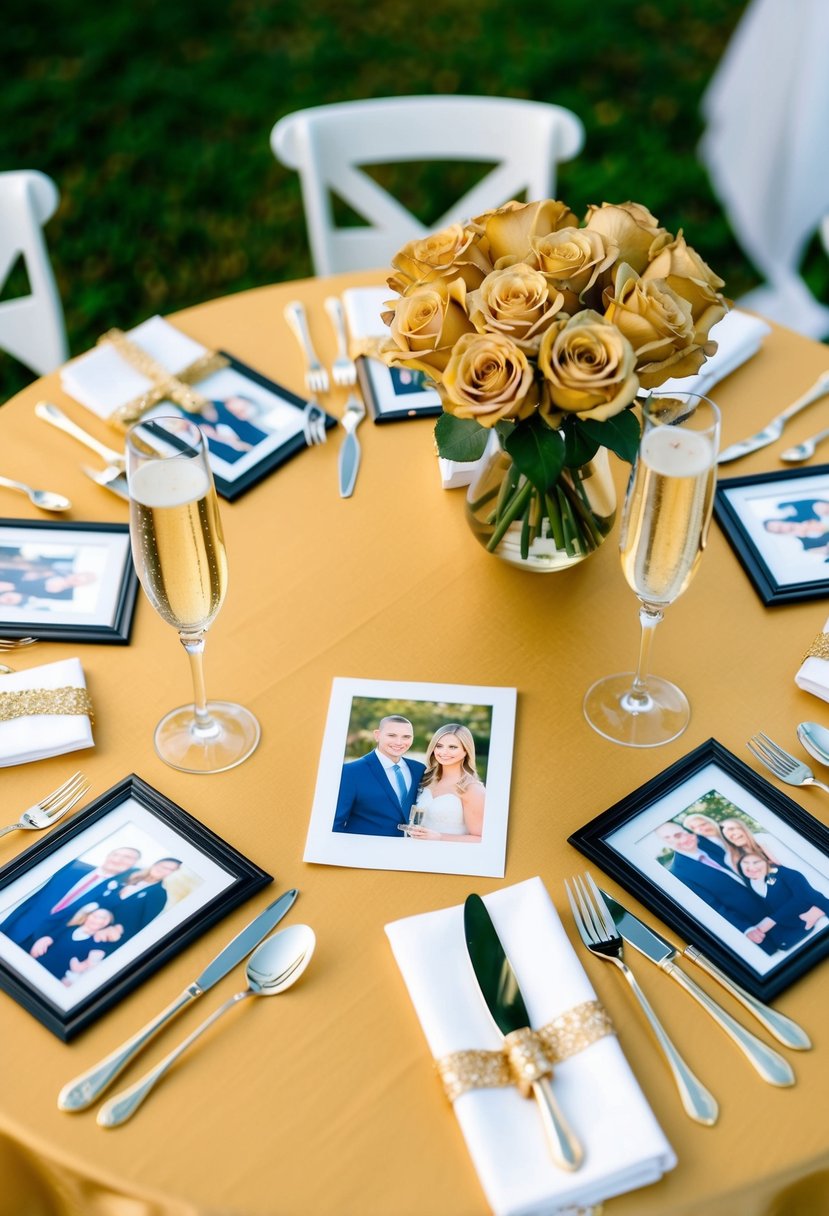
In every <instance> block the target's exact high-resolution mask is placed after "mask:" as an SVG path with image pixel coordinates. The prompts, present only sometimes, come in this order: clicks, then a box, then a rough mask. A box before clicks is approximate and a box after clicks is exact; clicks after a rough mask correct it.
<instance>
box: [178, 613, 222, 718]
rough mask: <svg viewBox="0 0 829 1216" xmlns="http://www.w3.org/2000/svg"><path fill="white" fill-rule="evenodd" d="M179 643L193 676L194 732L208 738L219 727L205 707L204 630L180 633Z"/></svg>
mask: <svg viewBox="0 0 829 1216" xmlns="http://www.w3.org/2000/svg"><path fill="white" fill-rule="evenodd" d="M179 638H180V639H181V644H182V646H183V647H184V649H185V650H186V652H187V657H188V659H189V660H190V674H191V676H192V678H193V713H194V715H195V719H196V721H195V725H194V727H193V730H194V733H195V734H197V735H200V736H201V737H202V738H205V739H209V738H210V737H211V735H216V734H218V733H219V727H218V726H217V725H216V723H215V722H214V720H213V718H212V717H211V716H210V711H209V710H208V708H207V690H206V687H205V683H204V632H203V631H202V632H200V633H180V634H179Z"/></svg>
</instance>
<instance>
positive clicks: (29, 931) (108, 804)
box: [0, 774, 271, 1041]
mask: <svg viewBox="0 0 829 1216" xmlns="http://www.w3.org/2000/svg"><path fill="white" fill-rule="evenodd" d="M270 881H271V877H270V875H269V874H267V873H266V872H265V871H264V870H262V869H260V868H259V866H257V865H255V864H254V863H253V862H251V861H249V860H248V859H247V858H245V857H243V856H242V854H241V853H238V852H237V851H236V850H235V849H234V848H233V847H232V846H231V845H229V844H228V843H227V842H226V841H224V840H222V839H221V838H220V837H219V836H216V835H215V834H214V833H213V832H211V831H210V830H209V829H208V828H206V827H205V826H204V825H203V824H201V823H199V822H198V820H196V819H194V818H193V817H192V816H191V815H189V814H188V813H187V812H186V811H184V810H183V809H182V808H181V807H179V806H176V805H175V803H173V802H170V800H169V799H167V798H165V797H164V796H163V795H162V794H160V793H159V792H158V790H156V789H153V787H152V786H150V785H147V784H146V783H145V782H144V781H142V780H141V779H140V778H139V777H137V776H135V775H134V774H133V775H131V776H129V777H126V778H124V780H123V781H121V782H119V784H118V785H116V786H113V787H112V789H110V790H108V791H107V792H106V793H105V794H103V795H102V796H101V797H100V798H98V799H96V801H94V802H93V803H91V804H90V805H89V806H88V807H86V808H84V809H83V810H82V811H80V812H79V813H78V814H77V815H75V816H74V817H73V818H72V819H71V820H69V821H68V822H67V823H65V824H64V825H63V826H62V827H58V828H56V829H55V830H54V831H53V832H52V833H51V834H50V835H49V836H48V837H47V838H46V839H45V840H43V841H39V842H38V843H37V844H35V845H34V846H33V847H32V848H30V849H27V850H26V851H25V852H24V853H22V854H20V855H19V856H18V857H16V858H15V859H14V860H13V861H12V862H10V863H9V864H8V865H7V866H5V867H4V868H3V869H2V870H0V989H2V990H3V991H5V992H7V993H9V995H10V996H12V997H13V998H14V999H15V1000H17V1001H18V1002H19V1003H20V1004H21V1005H23V1006H24V1007H25V1008H26V1009H27V1010H28V1011H29V1012H30V1013H32V1014H33V1015H34V1016H35V1017H36V1018H38V1019H39V1020H40V1021H41V1022H42V1023H43V1024H44V1025H45V1026H47V1027H48V1028H49V1030H51V1031H52V1032H53V1033H54V1034H56V1035H57V1036H58V1037H59V1038H61V1039H63V1040H64V1041H68V1040H69V1039H71V1038H73V1037H74V1036H75V1035H76V1034H78V1032H79V1031H81V1030H83V1029H84V1028H85V1027H86V1026H88V1025H89V1024H90V1023H91V1022H93V1021H94V1020H95V1019H97V1018H98V1017H100V1016H101V1014H103V1013H104V1012H105V1011H106V1010H107V1009H109V1008H110V1007H111V1006H112V1005H113V1004H114V1003H115V1002H116V1001H118V1000H120V999H121V998H122V997H123V996H125V995H126V994H127V993H128V992H130V991H132V989H133V988H135V987H136V986H137V985H138V984H141V983H143V982H144V980H146V979H147V978H148V977H149V976H150V975H152V974H153V973H154V972H155V971H157V970H158V968H159V967H161V966H162V965H163V964H164V963H165V962H166V961H167V960H168V959H169V958H172V957H173V955H175V954H177V953H178V952H179V951H180V950H182V949H183V948H184V947H185V946H187V945H188V944H189V943H190V942H192V941H193V940H195V939H196V938H197V937H199V936H200V935H201V934H202V933H204V931H205V930H206V929H208V928H209V927H210V926H211V925H213V924H214V923H215V922H216V921H218V920H220V919H221V918H222V917H224V916H225V915H227V913H228V912H230V911H231V910H232V909H233V908H235V907H236V906H237V905H238V904H240V903H241V902H243V901H244V900H246V899H248V898H249V896H251V895H253V894H254V893H255V892H256V891H258V890H259V889H260V888H261V887H263V886H265V885H266V884H267V883H269V882H270Z"/></svg>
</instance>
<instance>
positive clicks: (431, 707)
mask: <svg viewBox="0 0 829 1216" xmlns="http://www.w3.org/2000/svg"><path fill="white" fill-rule="evenodd" d="M515 703H516V692H515V689H513V688H486V687H478V686H472V685H462V684H427V683H405V682H386V681H382V680H360V679H345V678H338V679H335V680H334V683H333V687H332V691H331V700H330V703H329V708H328V718H327V721H326V725H325V733H324V737H323V742H322V751H321V755H320V764H319V770H318V773H317V784H316V790H315V793H314V803H313V807H312V810H311V820H310V824H309V828H308V836H307V840H306V845H305V854H304V860H305V861H311V862H322V863H323V864H326V865H339V866H356V867H361V868H364V869H378V870H413V871H418V872H430V873H439V874H477V875H483V876H487V877H492V878H503V876H504V864H505V857H506V840H507V820H508V815H509V790H510V777H511V770H512V746H513V736H514V730H515Z"/></svg>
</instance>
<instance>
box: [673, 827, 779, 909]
mask: <svg viewBox="0 0 829 1216" xmlns="http://www.w3.org/2000/svg"><path fill="white" fill-rule="evenodd" d="M656 834H657V836H658V837H659V839H660V840H661V841H662V842H663V843H664V844H666V845H667V846H668V848H669V849H673V851H674V855H673V858H672V859H671V863H670V865H669V866H668V869H669V870H670V872H671V873H672V874H674V875H676V877H677V878H678V879H679V881H680V882H683V883H685V885H686V887H690V888H691V890H692V891H694V892H695V893H696V894H697V895H698V896H699V897H700V899H704V900H705V902H706V903H707V904H710V906H711V907H712V908H713V909H714V911H715V912H719V914H720V916H723V917H725V919H726V920H727V921H729V922H730V923H731V924H732V925H734V926H735V927H736V928H737V929H739V930H741V932H743V933H744V932H745V931H746V929H748V928H750V927H751V926H752V925H756V924H757V922H758V920H760V919H761V918H762V916H763V914H764V910H763V901H762V900H761V899H760V897H759V895H757V894H756V893H755V892H754V891H752V890H751V888H750V887H749V886H748V884H747V883H746V881H745V880H744V878H743V877H742V875H739V874H736V873H735V872H734V870H732V869H731V868H730V866H727V865H726V864H725V863H724V861H723V860H721V858H722V853H720V851H719V850H718V849H717V848H716V846H715V845H711V844H709V843H708V841H707V840H706V839H705V837H704V836H697V835H696V834H695V833H694V832H689V831H688V829H687V828H685V827H683V826H682V824H680V823H674V821H673V820H670V821H669V822H668V823H663V824H660V826H659V827H658V828H657V829H656Z"/></svg>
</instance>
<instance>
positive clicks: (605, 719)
mask: <svg viewBox="0 0 829 1216" xmlns="http://www.w3.org/2000/svg"><path fill="white" fill-rule="evenodd" d="M642 416H643V430H642V438H641V442H640V444H639V453H638V456H637V459H636V463H635V465H634V468H633V471H632V473H631V479H630V484H629V486H628V492H627V497H626V500H625V507H624V512H623V515H622V526H621V535H620V540H619V548H620V551H621V557H622V570H623V572H624V575H625V578H626V579H627V581H628V584H629V586H630V587H631V588H632V590H633V591H635V592H636V595H637V596H638V597H639V602H640V608H639V622H640V625H641V640H640V644H639V660H638V663H637V667H636V671H635V672H630V671H629V672H623V673H621V674H619V675H613V676H605V677H604V678H603V679H601V680H598V681H597V682H596V683H595V684H593V686H592V687H591V688H589V689H588V691H587V694H586V696H585V698H584V715H585V717H586V718H587V721H588V722H589V723H590V725H591V726H592V727H593V729H594V730H595V731H598V733H599V734H600V735H604V737H605V738H606V739H611V740H612V741H613V742H614V743H623V744H625V745H627V746H628V747H657V746H659V744H661V743H669V742H670V741H671V740H672V739H676V738H677V737H678V736H679V735H681V734H682V732H683V731H684V730H685V727H686V726H687V725H688V722H689V720H690V717H691V710H690V707H689V705H688V699H687V697H686V696H685V694H684V693H683V692H682V690H681V689H680V688H677V687H676V685H675V684H672V683H670V681H668V680H664V679H662V678H661V677H659V676H653V675H650V674H649V661H650V651H651V643H652V641H653V635H654V631H655V629H656V626H657V625H658V624H659V622H660V621H661V620H662V615H663V611H664V609H665V608H666V607H667V605H668V604H672V603H673V601H674V600H675V599H677V597H678V596H680V595H681V594H682V593H683V591H685V589H686V588H687V586H688V584H689V583H690V581H691V579H692V578H693V576H694V572H695V571H696V569H697V566H698V564H699V560H700V558H701V557H702V552H703V550H704V548H705V543H706V539H707V536H708V525H709V523H710V522H711V511H712V508H713V505H714V488H715V485H716V480H717V449H718V444H719V428H720V414H719V410H718V409H717V407H716V405H714V403H713V402H711V401H709V400H708V398H707V397H701V396H699V395H698V394H696V393H688V392H675V393H652V394H651V395H650V396H649V397H648V398H647V400H646V401H645V402H644V404H643V407H642Z"/></svg>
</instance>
